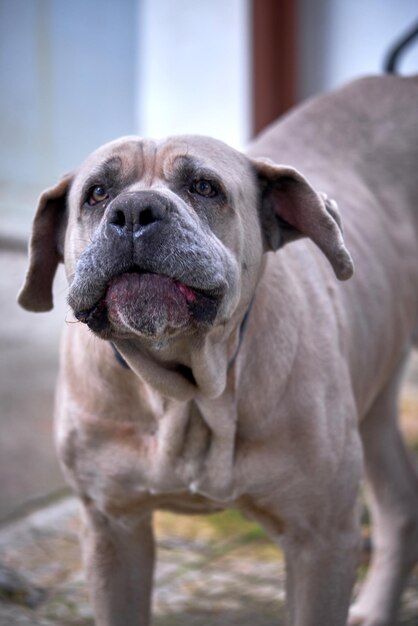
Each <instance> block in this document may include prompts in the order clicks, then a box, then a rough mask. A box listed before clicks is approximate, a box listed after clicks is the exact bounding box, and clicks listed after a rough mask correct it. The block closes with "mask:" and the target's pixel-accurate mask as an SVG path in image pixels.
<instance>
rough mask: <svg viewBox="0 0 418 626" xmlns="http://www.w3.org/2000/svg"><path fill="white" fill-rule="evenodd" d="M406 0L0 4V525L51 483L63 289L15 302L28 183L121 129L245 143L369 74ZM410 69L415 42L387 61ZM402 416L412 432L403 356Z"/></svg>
mask: <svg viewBox="0 0 418 626" xmlns="http://www.w3.org/2000/svg"><path fill="white" fill-rule="evenodd" d="M417 19H418V6H417V1H416V0H397V2H396V3H395V2H393V0H71V2H69V1H68V0H0V262H1V272H0V280H1V284H0V287H1V288H0V300H1V310H2V324H1V328H0V349H1V362H0V394H1V395H0V485H1V487H0V522H1V521H2V520H3V521H5V520H9V519H11V518H13V517H14V516H16V515H18V514H19V512H22V511H24V510H25V509H26V508H27V507H28V506H29V507H30V506H31V504H32V503H33V502H39V501H40V500H42V498H46V499H47V498H48V497H49V496H50V494H54V493H57V490H58V492H59V490H60V489H61V488H62V485H63V480H62V477H61V473H60V470H59V468H58V464H57V461H56V459H55V453H54V450H53V434H52V412H53V394H54V391H53V390H54V384H55V378H56V373H57V363H58V345H59V336H60V331H61V329H62V327H63V324H64V322H65V318H66V314H67V307H66V304H65V296H66V286H65V281H64V278H63V275H62V272H59V274H58V277H57V280H56V285H55V303H56V306H55V309H54V311H53V312H52V313H48V314H38V315H35V314H29V313H26V312H24V311H22V310H20V309H19V308H18V307H17V305H16V304H15V300H16V293H17V291H18V289H19V286H20V284H21V282H22V280H23V276H24V272H25V266H26V245H27V239H28V234H29V230H30V222H31V218H32V215H33V212H34V209H35V206H36V201H37V197H38V195H39V193H40V192H41V190H42V189H43V188H44V187H46V186H49V185H52V184H53V183H54V182H55V181H56V180H57V179H58V178H59V177H60V176H61V175H62V174H63V173H65V172H67V171H69V170H72V169H74V168H76V167H77V165H78V164H79V163H80V162H81V160H83V159H84V158H85V157H86V156H87V154H88V153H89V152H90V151H91V150H93V149H94V148H96V147H97V146H98V145H100V144H102V143H104V142H106V141H109V140H111V139H114V138H116V137H118V136H121V135H126V134H139V135H145V136H156V137H162V136H165V135H168V134H177V133H199V134H209V135H213V136H215V137H218V138H220V139H222V140H224V141H226V142H228V143H230V144H232V145H233V146H235V147H237V148H245V145H246V144H247V143H248V142H249V140H250V139H251V137H252V136H253V135H254V134H256V133H257V132H258V131H259V130H261V129H262V128H263V127H264V126H265V125H267V124H268V123H269V122H270V121H272V120H273V119H275V118H276V117H277V116H279V115H281V114H282V113H284V112H285V111H286V110H287V109H289V108H290V107H292V106H294V105H295V104H297V103H298V102H301V101H303V100H305V99H306V98H308V97H311V96H313V95H315V94H317V93H319V92H322V91H324V90H328V89H332V88H335V87H338V86H339V85H341V84H342V83H344V82H345V81H347V80H350V79H353V78H356V77H359V76H364V75H368V74H376V73H381V71H382V67H383V62H384V59H385V57H386V54H387V52H388V50H389V48H390V47H391V45H392V44H393V43H394V42H395V41H396V40H397V39H398V38H399V37H400V36H401V35H403V34H404V33H405V32H406V31H407V30H408V29H410V28H411V26H412V25H413V24H414V23H416V21H417ZM399 70H400V72H401V73H403V74H408V73H416V72H417V71H418V46H412V47H411V48H410V49H408V50H407V52H406V53H405V55H404V56H402V58H401V59H400V65H399ZM408 380H409V383H408V385H409V386H407V387H406V388H405V389H406V392H405V393H406V395H405V396H404V400H403V402H404V405H403V414H404V418H405V421H406V422H408V429H409V433H410V436H411V441H412V442H414V441H415V439H414V437H415V438H416V440H418V427H417V421H418V408H417V407H418V402H417V401H416V391H415V390H416V384H415V382H416V380H417V375H416V366H415V370H414V369H412V370H410V374H409V378H408Z"/></svg>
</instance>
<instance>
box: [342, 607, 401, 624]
mask: <svg viewBox="0 0 418 626" xmlns="http://www.w3.org/2000/svg"><path fill="white" fill-rule="evenodd" d="M347 626H393V624H392V622H391V621H388V620H385V619H383V618H381V617H378V618H373V617H370V616H367V615H365V614H364V613H363V611H361V610H359V609H357V608H356V607H355V606H354V607H352V608H351V609H350V612H349V614H348V621H347Z"/></svg>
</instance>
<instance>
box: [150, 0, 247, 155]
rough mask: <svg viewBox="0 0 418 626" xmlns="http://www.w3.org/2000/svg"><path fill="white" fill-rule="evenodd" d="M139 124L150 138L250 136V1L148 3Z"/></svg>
mask: <svg viewBox="0 0 418 626" xmlns="http://www.w3.org/2000/svg"><path fill="white" fill-rule="evenodd" d="M141 5H142V7H141V12H140V18H139V19H140V25H141V36H140V47H139V60H140V68H141V69H140V77H141V79H140V82H139V93H138V101H139V102H140V107H139V120H138V122H139V123H138V126H139V128H140V130H141V132H142V133H143V134H144V135H149V136H157V137H162V136H165V135H171V134H178V133H199V134H207V135H213V136H216V137H218V138H220V139H223V140H224V141H226V142H228V143H230V144H232V145H234V146H236V147H242V146H243V145H244V144H245V142H246V141H247V139H248V137H249V132H250V84H249V83H250V72H249V67H250V66H249V63H250V58H249V56H250V50H249V2H248V0H142V2H141Z"/></svg>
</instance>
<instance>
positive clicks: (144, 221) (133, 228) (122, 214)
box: [105, 191, 167, 232]
mask: <svg viewBox="0 0 418 626" xmlns="http://www.w3.org/2000/svg"><path fill="white" fill-rule="evenodd" d="M166 214H167V203H166V202H165V199H164V198H162V197H161V196H159V195H158V194H156V193H155V192H148V191H138V192H126V193H124V194H120V195H119V196H117V197H116V198H115V200H113V202H112V203H111V204H110V205H109V208H108V210H107V213H106V215H105V219H106V221H107V222H108V224H109V225H111V226H113V227H114V228H116V229H118V230H119V231H126V232H137V231H140V230H143V229H145V228H147V227H148V226H150V225H151V224H155V223H156V222H160V221H162V220H163V219H164V217H165V216H166Z"/></svg>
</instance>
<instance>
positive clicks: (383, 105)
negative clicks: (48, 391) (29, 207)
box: [19, 77, 418, 626]
mask: <svg viewBox="0 0 418 626" xmlns="http://www.w3.org/2000/svg"><path fill="white" fill-rule="evenodd" d="M417 103H418V79H417V78H408V79H406V78H396V77H381V78H370V79H364V80H361V81H358V82H355V83H352V84H351V85H349V86H347V87H346V88H344V89H342V90H340V91H337V92H335V93H332V94H330V95H325V96H322V97H320V98H318V99H316V100H313V101H310V102H309V103H308V104H306V105H303V106H301V107H300V108H298V109H296V110H295V111H294V112H293V113H291V114H290V115H288V116H286V117H285V118H284V119H283V120H281V121H279V122H278V123H276V124H274V125H273V126H271V127H270V128H269V129H268V130H267V131H266V132H264V133H263V134H262V135H261V136H260V137H259V138H258V139H256V140H255V141H254V143H253V144H252V145H251V146H250V148H249V150H248V152H247V153H246V154H242V153H240V152H237V151H236V150H233V149H232V148H230V147H228V146H226V145H224V144H223V143H221V142H220V141H217V140H214V139H210V138H207V137H199V136H180V137H172V138H169V139H165V140H162V141H151V140H143V139H139V138H137V137H134V136H131V137H125V138H122V139H119V140H117V141H114V142H112V143H109V144H106V145H105V146H102V147H101V148H99V149H98V150H97V151H96V152H94V153H93V154H92V155H90V156H89V157H88V158H87V160H86V161H85V162H84V163H83V164H82V165H81V167H80V168H79V169H78V170H77V171H75V172H73V173H71V174H68V175H67V176H65V178H63V179H62V180H61V181H60V182H58V184H57V185H56V186H55V187H52V188H50V189H48V190H47V191H45V192H44V193H43V194H42V196H41V198H40V201H39V206H38V209H37V212H36V215H35V219H34V223H33V233H32V239H31V244H30V260H29V269H28V273H27V277H26V281H25V284H24V286H23V288H22V291H21V293H20V296H19V301H20V303H21V304H22V306H24V307H25V308H27V309H29V310H33V311H43V310H48V309H50V308H51V307H52V296H51V286H52V281H53V277H54V273H55V270H56V267H57V265H58V263H60V262H63V263H64V264H65V269H66V273H67V277H68V283H69V295H68V303H69V305H70V307H71V310H72V313H73V315H74V318H75V319H76V320H78V321H79V323H77V324H70V325H67V327H66V329H65V339H64V343H63V350H62V358H61V369H60V377H59V386H58V392H57V403H56V440H57V447H58V453H59V456H60V459H61V462H62V466H63V468H64V471H65V474H66V476H67V478H68V481H69V482H70V484H71V485H72V487H73V488H74V490H75V491H76V493H77V494H78V496H79V498H80V500H81V502H82V506H83V518H84V524H85V532H83V533H82V541H83V552H84V559H85V563H86V567H87V570H88V577H87V580H88V583H89V585H90V592H91V598H92V602H93V605H94V610H95V615H96V622H97V624H98V625H99V626H147V625H148V624H149V620H150V603H151V599H150V597H151V588H152V577H153V565H154V543H153V534H152V513H153V511H154V510H156V509H158V508H160V507H164V508H166V509H167V508H168V509H172V510H174V511H188V512H193V511H199V512H203V511H208V512H210V511H215V510H221V509H224V508H236V509H239V510H241V511H242V512H243V513H244V514H245V515H249V516H250V517H252V518H255V519H258V520H259V522H260V523H261V524H263V525H264V526H265V527H266V529H267V531H268V532H269V533H270V534H271V536H272V538H273V540H275V541H277V542H280V544H281V546H282V547H283V550H284V554H285V558H286V570H287V624H288V625H289V626H345V625H346V624H350V625H361V626H393V624H394V623H395V620H396V612H397V609H398V605H399V599H400V594H401V591H402V586H403V584H404V583H405V581H406V578H407V576H408V575H409V573H410V571H411V569H412V567H413V566H414V564H415V563H416V561H417V560H418V483H417V478H416V475H415V473H414V470H413V465H412V464H411V463H410V462H409V459H408V458H407V453H406V451H405V448H404V445H403V442H402V440H401V438H400V436H399V432H398V428H397V425H396V417H397V415H396V413H397V411H396V405H397V402H396V401H397V395H398V390H399V381H400V374H401V371H402V367H403V364H404V361H405V358H406V356H407V354H408V352H409V350H410V348H411V347H412V345H413V341H414V333H415V337H417V336H418V334H417V331H418V176H417V171H418V115H417V113H418V109H417ZM354 266H355V271H354ZM363 477H364V478H365V480H366V481H367V484H368V487H369V493H370V495H371V499H370V500H371V512H372V516H373V522H374V533H375V534H374V537H375V538H374V542H373V545H374V553H373V558H372V563H371V567H370V570H369V573H368V576H367V579H366V580H365V582H364V585H363V588H362V590H361V591H360V594H359V596H358V598H357V599H356V600H355V602H354V605H353V606H352V608H351V609H349V605H350V602H351V594H352V586H353V582H354V576H355V568H356V563H357V553H358V550H357V548H358V545H359V532H358V491H359V485H360V481H361V480H362V478H363Z"/></svg>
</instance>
